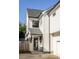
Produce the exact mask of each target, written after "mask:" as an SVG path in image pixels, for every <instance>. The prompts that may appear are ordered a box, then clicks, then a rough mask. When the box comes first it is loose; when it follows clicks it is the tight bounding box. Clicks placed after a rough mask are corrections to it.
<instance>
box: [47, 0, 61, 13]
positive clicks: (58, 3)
mask: <svg viewBox="0 0 79 59" xmlns="http://www.w3.org/2000/svg"><path fill="white" fill-rule="evenodd" d="M58 5H60V0H59V1H58V2H57V3H56V4H55V5H54V6H53V7H51V8H49V9H48V10H47V13H48V14H49V13H50V12H51V10H53V9H54V8H56V6H58Z"/></svg>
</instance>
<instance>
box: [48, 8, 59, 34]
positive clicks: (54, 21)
mask: <svg viewBox="0 0 79 59" xmlns="http://www.w3.org/2000/svg"><path fill="white" fill-rule="evenodd" d="M54 13H56V15H55V16H53V14H54ZM59 15H60V10H59V8H57V9H56V10H55V11H51V13H50V33H53V32H56V31H59V30H60V20H59V19H60V16H59Z"/></svg>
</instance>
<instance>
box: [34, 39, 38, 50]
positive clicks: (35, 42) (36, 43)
mask: <svg viewBox="0 0 79 59" xmlns="http://www.w3.org/2000/svg"><path fill="white" fill-rule="evenodd" d="M34 50H38V38H34Z"/></svg>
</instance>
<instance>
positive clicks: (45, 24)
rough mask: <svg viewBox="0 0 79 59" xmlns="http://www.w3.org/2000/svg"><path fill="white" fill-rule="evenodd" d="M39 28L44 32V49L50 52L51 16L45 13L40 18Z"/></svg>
mask: <svg viewBox="0 0 79 59" xmlns="http://www.w3.org/2000/svg"><path fill="white" fill-rule="evenodd" d="M39 28H40V30H41V31H42V34H43V51H44V52H49V18H48V15H47V14H43V15H42V17H41V18H40V23H39Z"/></svg>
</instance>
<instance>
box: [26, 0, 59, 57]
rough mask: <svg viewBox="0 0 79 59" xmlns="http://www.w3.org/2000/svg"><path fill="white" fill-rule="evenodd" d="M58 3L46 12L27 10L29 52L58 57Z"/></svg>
mask: <svg viewBox="0 0 79 59" xmlns="http://www.w3.org/2000/svg"><path fill="white" fill-rule="evenodd" d="M59 8H60V1H58V2H57V4H56V5H54V6H53V7H51V8H49V9H48V10H36V9H27V23H26V25H27V29H26V31H27V33H26V38H25V39H26V40H27V41H28V42H29V51H42V52H49V53H53V54H55V55H58V56H59V44H60V43H59V42H60V40H59V37H60V24H59V21H60V20H59V19H60V18H59V17H60V15H59V14H60V11H59Z"/></svg>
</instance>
